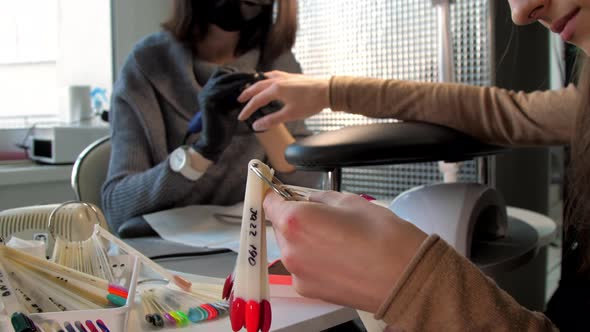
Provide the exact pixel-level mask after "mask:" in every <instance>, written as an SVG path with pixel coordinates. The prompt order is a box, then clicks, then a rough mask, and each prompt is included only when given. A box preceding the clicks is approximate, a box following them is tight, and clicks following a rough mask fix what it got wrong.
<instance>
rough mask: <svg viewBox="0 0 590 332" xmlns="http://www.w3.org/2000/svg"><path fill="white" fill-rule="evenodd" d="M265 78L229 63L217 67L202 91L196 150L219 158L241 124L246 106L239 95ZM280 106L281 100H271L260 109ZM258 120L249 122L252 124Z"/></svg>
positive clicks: (211, 158)
mask: <svg viewBox="0 0 590 332" xmlns="http://www.w3.org/2000/svg"><path fill="white" fill-rule="evenodd" d="M263 79H265V77H264V75H262V74H258V73H244V72H238V71H237V70H236V69H234V68H232V67H227V66H226V67H219V68H218V69H217V70H215V72H214V73H213V75H211V77H210V78H209V80H208V81H207V83H206V84H205V86H204V87H203V89H202V90H201V92H200V94H199V107H200V112H201V123H202V125H201V126H202V131H201V136H200V137H199V139H198V140H197V141H196V142H195V143H194V144H193V149H194V150H195V151H197V152H199V153H200V154H201V155H202V156H203V157H205V158H207V159H209V160H211V161H213V162H216V161H217V160H218V159H219V156H220V155H221V153H222V152H223V150H225V148H226V147H227V146H228V145H229V144H230V142H231V139H232V137H233V135H234V132H235V129H236V125H237V124H238V113H239V112H240V111H241V109H242V108H243V107H244V104H242V103H240V102H238V100H237V99H238V96H239V95H240V93H242V91H243V90H244V89H245V88H247V87H248V86H250V85H252V84H254V83H256V82H258V81H260V80H263ZM278 109H280V104H278V103H276V102H275V103H270V104H269V105H267V106H265V107H264V108H263V109H261V112H259V113H263V114H260V116H264V115H266V114H269V113H271V112H274V111H276V110H278ZM254 120H255V119H254ZM254 120H252V121H251V122H249V126H250V128H252V127H251V124H252V122H253V121H254ZM191 122H192V121H191ZM197 127H198V126H197Z"/></svg>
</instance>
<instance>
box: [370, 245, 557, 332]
mask: <svg viewBox="0 0 590 332" xmlns="http://www.w3.org/2000/svg"><path fill="white" fill-rule="evenodd" d="M375 317H376V318H377V319H382V320H384V321H385V322H386V323H387V324H389V325H390V326H392V327H394V330H396V331H397V330H401V331H557V329H556V328H555V327H554V326H553V325H552V324H551V322H550V321H549V319H547V318H546V317H545V316H544V315H543V314H541V313H538V312H532V311H529V310H527V309H525V308H524V307H522V306H521V305H519V304H518V303H517V302H516V301H515V300H514V299H513V298H512V297H511V296H510V295H508V294H507V293H506V292H504V291H503V290H501V289H500V288H498V287H497V286H496V284H495V283H494V281H493V280H491V279H490V278H488V277H486V276H485V275H484V274H483V273H482V272H481V271H480V270H479V269H478V268H477V267H476V266H474V265H473V264H472V263H471V262H469V261H468V260H467V259H466V258H465V257H463V256H461V255H460V254H458V253H457V252H456V251H455V250H454V249H453V248H452V247H451V246H449V245H448V244H447V243H445V242H444V241H443V240H442V239H440V238H439V237H438V236H437V235H432V236H430V237H429V238H428V239H427V240H426V241H425V242H424V243H423V244H422V246H421V248H420V250H419V252H418V254H417V255H416V256H415V257H414V258H413V260H412V262H410V265H409V266H408V268H407V269H406V271H405V272H404V274H403V275H402V277H401V278H400V279H399V281H398V282H397V284H396V285H395V286H394V288H393V289H392V291H391V293H390V294H389V297H388V298H387V299H386V300H385V302H384V303H383V304H382V305H381V307H380V309H379V310H378V312H377V313H376V314H375Z"/></svg>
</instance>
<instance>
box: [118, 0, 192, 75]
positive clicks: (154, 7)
mask: <svg viewBox="0 0 590 332" xmlns="http://www.w3.org/2000/svg"><path fill="white" fill-rule="evenodd" d="M201 1H202V0H201ZM111 5H112V8H113V10H112V12H113V20H112V31H113V61H114V63H113V64H114V67H113V73H114V74H113V77H114V78H115V79H116V78H117V75H118V74H119V71H120V70H121V66H122V65H123V63H124V61H125V59H126V58H127V55H128V54H129V53H130V52H131V50H133V45H135V44H136V43H137V41H139V40H140V39H141V38H142V37H143V36H145V35H148V34H150V33H153V32H156V31H159V30H161V28H160V24H161V23H162V22H163V21H164V20H166V18H167V17H168V15H169V11H170V10H169V8H170V1H169V0H124V1H122V0H111Z"/></svg>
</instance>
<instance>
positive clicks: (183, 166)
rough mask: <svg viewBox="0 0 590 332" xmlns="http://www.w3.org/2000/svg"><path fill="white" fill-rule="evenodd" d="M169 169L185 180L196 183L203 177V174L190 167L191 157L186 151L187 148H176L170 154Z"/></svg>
mask: <svg viewBox="0 0 590 332" xmlns="http://www.w3.org/2000/svg"><path fill="white" fill-rule="evenodd" d="M169 160H170V169H172V170H173V171H174V172H178V173H180V174H182V175H183V176H184V177H185V178H187V179H189V180H191V181H196V180H197V179H198V178H200V177H201V175H203V173H201V172H199V171H197V170H195V169H194V168H192V167H191V155H190V152H189V151H188V146H181V147H179V148H176V150H174V151H172V154H170V159H169Z"/></svg>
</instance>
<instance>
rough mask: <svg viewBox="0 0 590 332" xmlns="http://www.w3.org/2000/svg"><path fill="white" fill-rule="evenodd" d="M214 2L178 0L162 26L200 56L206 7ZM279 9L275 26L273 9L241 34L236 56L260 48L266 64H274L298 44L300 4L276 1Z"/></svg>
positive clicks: (205, 29) (205, 20)
mask: <svg viewBox="0 0 590 332" xmlns="http://www.w3.org/2000/svg"><path fill="white" fill-rule="evenodd" d="M207 1H210V0H174V1H173V10H172V15H171V16H170V18H169V19H168V20H167V21H166V22H164V23H162V27H163V28H164V29H165V30H167V31H169V32H170V33H171V34H172V35H173V36H174V37H175V38H176V39H177V40H179V41H180V42H182V43H183V44H186V45H187V46H188V47H190V48H192V49H193V51H194V52H196V48H195V46H196V42H197V41H199V40H201V39H202V38H204V37H205V36H206V35H207V27H208V20H207V17H206V16H205V15H206V10H204V8H205V6H207ZM276 2H277V3H278V8H277V12H276V21H275V22H273V8H272V6H265V7H264V10H263V12H262V13H261V14H260V15H259V16H258V17H257V18H256V19H255V20H257V21H258V22H253V23H255V24H251V25H250V26H251V27H249V28H245V29H244V30H242V31H241V33H240V40H239V41H238V46H237V48H236V55H239V54H243V53H245V52H247V51H249V50H251V49H253V48H260V50H261V51H262V60H263V61H266V62H270V61H272V60H273V59H275V58H276V57H278V56H279V55H280V54H281V53H283V52H285V51H288V50H290V49H291V48H292V47H293V44H295V34H296V33H297V0H276Z"/></svg>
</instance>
